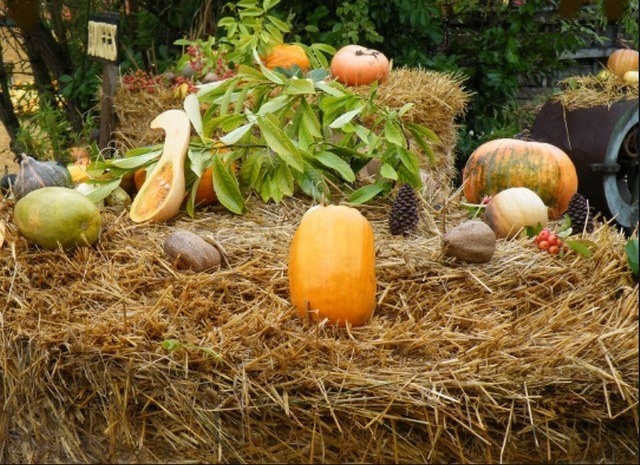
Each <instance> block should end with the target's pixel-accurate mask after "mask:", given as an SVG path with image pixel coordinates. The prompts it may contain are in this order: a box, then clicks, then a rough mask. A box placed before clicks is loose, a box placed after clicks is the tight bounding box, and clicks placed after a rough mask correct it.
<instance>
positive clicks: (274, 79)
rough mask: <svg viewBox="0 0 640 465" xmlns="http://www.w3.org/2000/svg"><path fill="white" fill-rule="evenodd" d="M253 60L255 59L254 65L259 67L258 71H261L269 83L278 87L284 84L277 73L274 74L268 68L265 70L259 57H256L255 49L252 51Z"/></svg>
mask: <svg viewBox="0 0 640 465" xmlns="http://www.w3.org/2000/svg"><path fill="white" fill-rule="evenodd" d="M253 58H254V59H255V61H256V63H258V64H259V65H260V71H262V74H263V75H264V77H266V78H267V79H268V80H269V81H271V82H273V83H274V84H278V85H280V86H281V85H283V84H284V83H285V81H284V79H282V77H280V75H279V74H278V73H274V72H273V71H271V70H270V69H269V68H267V67H266V66H265V65H264V63H262V60H261V59H260V55H258V51H257V50H256V49H255V48H254V49H253Z"/></svg>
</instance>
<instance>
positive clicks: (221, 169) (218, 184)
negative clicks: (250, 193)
mask: <svg viewBox="0 0 640 465" xmlns="http://www.w3.org/2000/svg"><path fill="white" fill-rule="evenodd" d="M212 166H213V170H212V171H213V181H214V182H213V188H214V190H215V191H216V196H217V197H218V200H219V201H220V203H221V204H222V205H223V206H224V207H225V208H226V209H227V210H229V211H230V212H232V213H235V214H237V215H241V214H242V212H243V211H244V198H243V197H242V193H241V192H240V187H239V186H238V179H237V178H236V176H235V174H234V173H233V171H232V168H231V167H230V166H227V165H225V164H224V163H223V162H222V160H221V157H213V164H212Z"/></svg>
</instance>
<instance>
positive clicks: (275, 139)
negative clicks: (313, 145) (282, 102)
mask: <svg viewBox="0 0 640 465" xmlns="http://www.w3.org/2000/svg"><path fill="white" fill-rule="evenodd" d="M258 125H259V126H260V130H261V131H262V136H263V137H264V139H265V141H266V142H267V145H268V146H269V148H270V149H271V150H273V151H274V152H275V153H276V154H277V155H278V156H279V157H280V158H281V159H282V160H283V161H284V162H285V163H287V164H288V165H289V166H291V167H292V168H294V169H295V170H297V171H303V170H304V161H303V160H302V156H301V155H300V152H299V151H298V149H297V148H296V146H295V145H294V144H293V142H291V139H290V138H289V137H287V135H286V134H285V132H284V131H283V130H282V129H281V128H279V127H278V126H276V125H275V124H274V123H272V122H271V120H269V119H268V118H265V117H260V118H258Z"/></svg>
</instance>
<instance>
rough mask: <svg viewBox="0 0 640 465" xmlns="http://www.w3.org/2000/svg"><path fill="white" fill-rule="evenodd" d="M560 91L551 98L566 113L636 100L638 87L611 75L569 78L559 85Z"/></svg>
mask: <svg viewBox="0 0 640 465" xmlns="http://www.w3.org/2000/svg"><path fill="white" fill-rule="evenodd" d="M558 84H559V86H560V91H559V92H558V93H557V94H555V95H553V96H552V97H551V100H552V101H558V102H560V103H561V104H562V106H563V107H564V108H565V109H566V110H567V111H573V110H576V109H578V108H592V107H598V106H610V105H612V104H614V103H615V102H618V101H620V100H638V95H639V94H638V85H637V84H636V85H630V84H627V83H625V82H624V81H623V80H622V79H620V78H619V77H617V76H615V75H613V74H611V73H606V72H605V73H603V74H600V75H591V74H590V75H585V76H569V77H568V78H565V79H563V80H562V81H560V82H559V83H558Z"/></svg>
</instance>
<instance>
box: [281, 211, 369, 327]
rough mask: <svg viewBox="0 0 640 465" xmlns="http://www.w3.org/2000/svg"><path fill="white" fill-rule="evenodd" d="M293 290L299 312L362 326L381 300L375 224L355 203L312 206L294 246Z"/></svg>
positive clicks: (290, 266)
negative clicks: (374, 234) (377, 281)
mask: <svg viewBox="0 0 640 465" xmlns="http://www.w3.org/2000/svg"><path fill="white" fill-rule="evenodd" d="M288 275H289V290H290V293H291V302H292V303H293V305H294V306H295V309H296V313H297V314H298V315H299V316H300V317H302V318H310V319H312V320H314V321H322V320H323V319H325V318H326V319H327V320H328V321H329V322H330V323H331V324H335V325H338V326H345V325H346V324H347V323H350V324H351V325H352V326H359V325H363V324H364V323H366V322H367V321H368V320H369V318H370V317H371V315H372V314H373V310H374V308H375V305H376V276H375V249H374V237H373V228H372V226H371V224H370V223H369V221H368V220H367V219H366V218H365V217H364V216H363V215H362V214H361V213H360V212H359V211H358V210H357V209H355V208H352V207H348V206H344V205H328V206H326V207H325V206H320V205H319V206H315V207H311V208H310V209H309V210H307V212H306V213H305V214H304V215H303V217H302V220H301V221H300V225H299V226H298V228H297V229H296V232H295V234H294V236H293V240H292V242H291V246H290V249H289V261H288Z"/></svg>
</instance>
